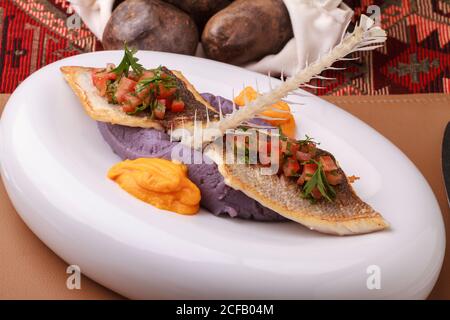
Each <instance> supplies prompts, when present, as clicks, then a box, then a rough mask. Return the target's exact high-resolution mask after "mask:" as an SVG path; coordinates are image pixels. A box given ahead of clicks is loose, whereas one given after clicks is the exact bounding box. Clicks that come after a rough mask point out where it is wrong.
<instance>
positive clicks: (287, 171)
mask: <svg viewBox="0 0 450 320" xmlns="http://www.w3.org/2000/svg"><path fill="white" fill-rule="evenodd" d="M299 171H300V164H299V163H298V161H297V160H295V159H294V158H289V159H287V161H286V162H285V163H284V164H283V173H284V175H285V176H286V177H292V176H294V175H295V174H297V172H299Z"/></svg>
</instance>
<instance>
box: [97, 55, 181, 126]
mask: <svg viewBox="0 0 450 320" xmlns="http://www.w3.org/2000/svg"><path fill="white" fill-rule="evenodd" d="M134 52H135V51H132V50H129V49H128V48H127V47H125V55H124V57H123V59H122V61H121V63H120V64H119V65H118V66H117V67H116V66H115V65H113V64H108V65H107V66H106V68H103V69H94V70H93V71H92V73H91V77H92V82H93V84H94V86H95V87H96V88H97V90H98V92H99V94H100V95H101V96H102V97H105V98H106V99H107V100H108V102H109V103H112V104H118V105H120V106H121V108H122V110H123V111H124V112H126V113H127V114H130V115H133V114H137V113H142V112H146V113H147V114H148V115H149V116H151V117H152V118H154V119H159V120H162V119H164V116H165V114H166V112H168V111H170V112H182V111H183V110H184V107H185V104H184V102H183V101H182V100H181V99H180V96H179V93H178V89H177V82H176V79H175V76H174V75H173V74H171V73H170V72H169V71H168V70H167V69H165V68H163V67H161V66H160V67H158V68H156V69H145V68H143V67H142V65H141V64H139V63H138V62H137V61H138V59H137V58H136V57H134V56H133V54H134ZM130 69H131V70H130Z"/></svg>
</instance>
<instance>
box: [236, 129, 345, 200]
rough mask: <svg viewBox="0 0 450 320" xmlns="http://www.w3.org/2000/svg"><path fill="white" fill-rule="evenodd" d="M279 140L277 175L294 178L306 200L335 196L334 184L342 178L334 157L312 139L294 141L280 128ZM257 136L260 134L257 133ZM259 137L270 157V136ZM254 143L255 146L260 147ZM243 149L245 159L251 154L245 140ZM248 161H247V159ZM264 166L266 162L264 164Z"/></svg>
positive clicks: (250, 146)
mask: <svg viewBox="0 0 450 320" xmlns="http://www.w3.org/2000/svg"><path fill="white" fill-rule="evenodd" d="M279 136H280V140H279V149H278V150H279V156H278V158H276V157H275V159H278V160H277V161H278V162H279V163H278V164H279V171H278V175H283V176H285V177H287V178H288V179H291V180H292V181H295V182H296V183H297V185H298V186H299V188H300V189H301V196H302V197H304V198H307V199H310V200H311V201H312V202H315V201H318V200H320V199H323V198H324V199H326V200H328V201H333V200H334V199H335V197H336V191H335V189H334V187H335V186H337V185H339V184H341V183H342V182H344V181H345V178H344V174H343V171H342V170H341V169H340V168H339V167H338V166H337V164H336V161H335V159H334V158H333V157H332V156H331V155H330V154H329V153H327V152H325V151H323V150H321V149H319V148H317V143H316V142H314V139H312V138H310V137H308V136H307V137H306V139H304V140H294V139H291V138H288V137H287V136H285V135H283V134H282V133H281V130H280V134H279ZM258 137H259V139H261V135H259V136H258ZM267 138H268V137H267V136H263V139H264V140H266V144H267V147H266V148H267V156H270V151H271V139H270V137H269V139H267ZM261 145H262V144H261V143H258V149H261ZM242 147H244V148H245V153H244V154H245V156H246V161H247V160H249V158H248V157H249V155H250V153H251V150H250V148H255V146H253V145H250V144H249V143H248V141H246V142H245V144H244V145H243V146H240V145H237V146H236V148H237V149H239V148H242ZM257 154H258V156H259V157H258V163H259V164H260V165H262V164H261V161H260V159H261V158H260V155H261V150H257ZM271 159H273V158H271ZM247 163H248V162H247ZM264 165H270V163H269V164H264Z"/></svg>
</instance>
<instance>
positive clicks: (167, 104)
mask: <svg viewBox="0 0 450 320" xmlns="http://www.w3.org/2000/svg"><path fill="white" fill-rule="evenodd" d="M172 102H173V97H169V98H166V110H171V109H172Z"/></svg>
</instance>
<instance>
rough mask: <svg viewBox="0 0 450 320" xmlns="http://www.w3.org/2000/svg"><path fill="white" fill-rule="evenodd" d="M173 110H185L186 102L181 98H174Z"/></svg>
mask: <svg viewBox="0 0 450 320" xmlns="http://www.w3.org/2000/svg"><path fill="white" fill-rule="evenodd" d="M171 110H172V112H182V111H183V110H184V102H183V101H181V100H178V99H177V100H173V102H172V106H171Z"/></svg>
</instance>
